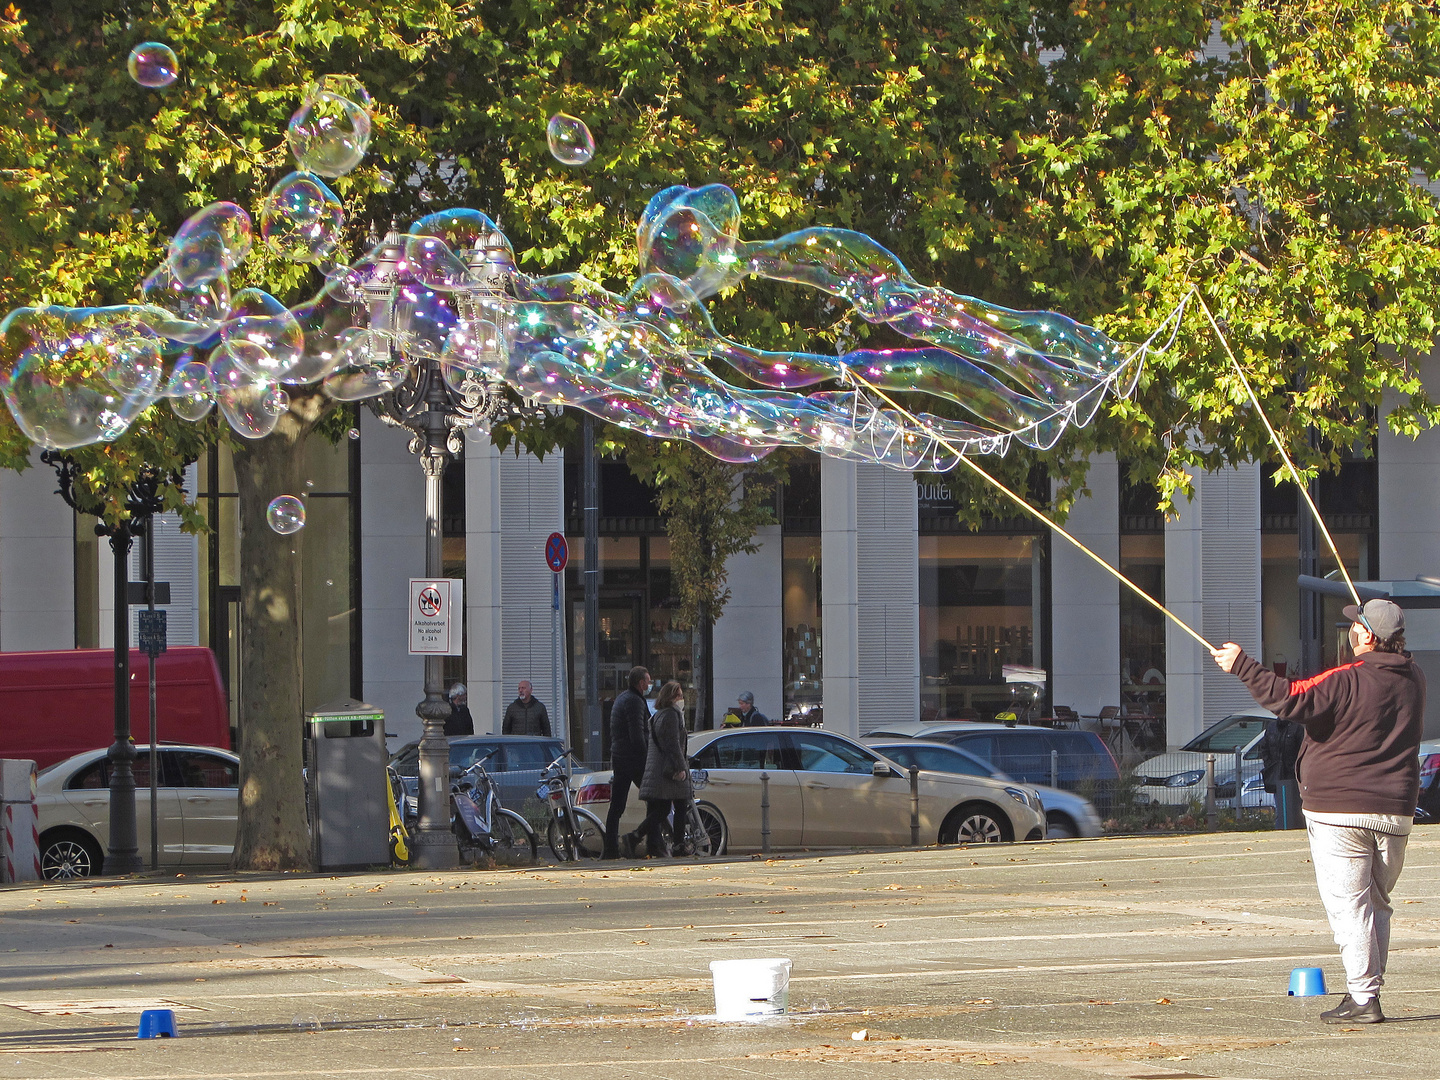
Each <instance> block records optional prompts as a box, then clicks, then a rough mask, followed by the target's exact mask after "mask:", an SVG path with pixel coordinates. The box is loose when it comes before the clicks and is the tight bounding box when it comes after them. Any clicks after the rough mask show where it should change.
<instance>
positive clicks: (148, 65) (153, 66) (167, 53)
mask: <svg viewBox="0 0 1440 1080" xmlns="http://www.w3.org/2000/svg"><path fill="white" fill-rule="evenodd" d="M125 67H126V69H127V70H128V71H129V72H130V78H132V79H134V80H135V81H136V82H137V83H139V84H140V85H141V86H148V87H149V88H150V89H152V90H156V89H159V88H160V87H162V86H169V85H170V84H171V83H173V82H174V81H175V78H176V76H177V75H179V74H180V61H179V60H177V59H176V57H175V50H174V49H172V48H170V46H169V45H166V44H165V43H164V42H160V41H142V42H141V43H140V44H139V45H136V46H135V48H133V49H131V50H130V57H129V59H128V60H127V61H126V63H125Z"/></svg>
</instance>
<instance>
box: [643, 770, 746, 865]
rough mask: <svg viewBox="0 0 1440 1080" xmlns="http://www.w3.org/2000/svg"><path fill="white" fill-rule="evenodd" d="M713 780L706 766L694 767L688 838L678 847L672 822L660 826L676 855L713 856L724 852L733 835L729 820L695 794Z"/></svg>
mask: <svg viewBox="0 0 1440 1080" xmlns="http://www.w3.org/2000/svg"><path fill="white" fill-rule="evenodd" d="M709 783H710V774H709V773H707V772H706V771H705V770H704V769H691V770H690V792H691V794H690V808H689V810H688V811H687V813H686V815H685V825H686V828H685V839H684V840H683V841H682V842H681V843H680V844H679V845H678V846H677V845H675V843H674V833H673V831H672V830H671V826H670V822H668V821H667V822H665V824H664V825H662V826H661V827H660V833H661V835H662V836H663V837H664V838H665V842H666V843H667V844H669V845H671V851H672V853H673V854H675V855H682V856H694V857H696V858H702V859H705V858H709V857H710V856H712V855H724V854H725V848H726V842H727V841H728V839H729V837H728V835H727V831H726V828H725V819H724V818H722V817H721V816H720V814H719V812H718V811H717V810H715V809H714V808H713V807H712V806H710V804H709V803H702V802H701V801H700V800H699V799H697V798H696V797H695V793H696V792H698V791H702V790H704V788H705V787H707V786H708V785H709Z"/></svg>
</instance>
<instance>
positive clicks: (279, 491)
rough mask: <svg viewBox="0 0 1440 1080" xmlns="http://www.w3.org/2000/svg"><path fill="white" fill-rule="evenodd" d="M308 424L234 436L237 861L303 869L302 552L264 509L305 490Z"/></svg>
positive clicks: (296, 536)
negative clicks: (236, 500)
mask: <svg viewBox="0 0 1440 1080" xmlns="http://www.w3.org/2000/svg"><path fill="white" fill-rule="evenodd" d="M311 426H312V424H311V423H307V422H306V421H304V420H302V419H301V418H300V417H299V416H297V415H296V414H295V413H293V412H287V413H286V414H285V415H284V416H282V417H281V418H280V423H279V424H278V425H277V426H276V428H275V430H274V431H273V432H272V433H271V434H270V435H269V436H267V437H266V438H264V439H257V440H255V441H253V442H251V441H240V440H237V445H236V447H235V480H236V486H237V488H238V490H239V503H240V507H239V517H240V673H239V674H240V684H239V685H240V686H241V687H242V688H243V693H242V694H241V698H240V724H239V739H240V747H239V751H240V822H239V831H238V835H237V837H236V841H235V860H234V866H235V868H236V869H237V870H308V869H309V868H310V839H309V834H308V831H307V829H306V825H305V785H304V778H303V775H302V773H301V769H302V768H303V766H304V751H303V733H304V700H305V698H304V686H305V684H304V672H305V664H304V656H303V638H302V635H301V624H300V553H301V550H302V549H301V545H302V544H303V543H304V536H305V531H304V530H303V529H301V530H300V531H299V532H295V533H292V534H291V535H289V536H282V535H281V534H280V533H277V532H275V531H274V530H273V529H271V528H270V526H269V523H268V522H267V520H266V514H265V511H266V508H267V507H268V506H269V504H270V500H271V499H273V498H275V497H276V496H277V495H295V494H298V493H299V492H300V491H301V490H302V484H301V480H302V478H301V462H302V451H303V449H304V444H305V437H306V435H307V434H308V433H309V431H310V429H311Z"/></svg>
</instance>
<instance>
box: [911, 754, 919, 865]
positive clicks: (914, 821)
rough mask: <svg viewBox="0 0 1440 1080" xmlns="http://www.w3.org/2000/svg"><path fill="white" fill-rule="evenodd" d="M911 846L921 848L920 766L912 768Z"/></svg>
mask: <svg viewBox="0 0 1440 1080" xmlns="http://www.w3.org/2000/svg"><path fill="white" fill-rule="evenodd" d="M910 846H911V847H919V846H920V766H919V765H911V766H910Z"/></svg>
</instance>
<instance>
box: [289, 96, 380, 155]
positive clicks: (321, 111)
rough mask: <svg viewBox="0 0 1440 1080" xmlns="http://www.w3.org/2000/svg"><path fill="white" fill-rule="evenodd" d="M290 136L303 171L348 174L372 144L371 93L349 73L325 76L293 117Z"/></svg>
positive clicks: (292, 148)
mask: <svg viewBox="0 0 1440 1080" xmlns="http://www.w3.org/2000/svg"><path fill="white" fill-rule="evenodd" d="M289 139H290V152H291V153H292V154H294V155H295V161H296V163H297V164H298V165H299V166H300V168H301V169H302V170H303V171H306V172H312V173H318V174H319V175H320V176H330V177H335V176H344V175H345V174H346V173H348V172H350V171H351V170H353V169H354V168H355V167H356V166H357V165H359V164H360V162H361V161H362V160H364V158H365V151H366V150H368V149H369V147H370V95H369V94H368V93H366V92H365V88H364V87H363V86H361V85H360V83H359V82H358V81H357V80H355V79H353V78H351V77H349V76H336V75H327V76H325V77H324V78H322V79H320V80H319V81H318V82H316V83H315V84H314V85H313V86H311V87H310V89H309V90H307V91H306V93H305V99H304V100H303V101H302V102H301V104H300V108H299V109H298V110H297V111H296V113H295V115H294V116H292V117H291V118H290V129H289Z"/></svg>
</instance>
